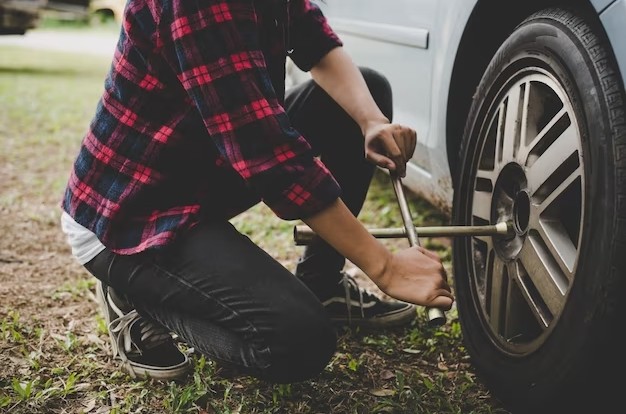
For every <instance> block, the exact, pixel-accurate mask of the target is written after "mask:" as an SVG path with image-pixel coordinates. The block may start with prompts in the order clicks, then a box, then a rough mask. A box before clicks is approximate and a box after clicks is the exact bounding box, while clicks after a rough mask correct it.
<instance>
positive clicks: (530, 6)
mask: <svg viewBox="0 0 626 414" xmlns="http://www.w3.org/2000/svg"><path fill="white" fill-rule="evenodd" d="M591 1H594V0H591ZM591 1H590V0H569V1H568V0H547V1H546V0H528V1H524V2H502V1H500V0H479V1H478V2H477V3H476V5H475V6H474V9H473V10H472V13H471V14H470V18H469V20H468V22H467V25H466V26H465V30H464V31H463V35H462V36H461V40H460V42H459V45H458V48H457V53H456V57H455V60H454V65H453V68H452V74H451V78H450V86H449V89H448V100H447V107H446V120H445V123H446V151H447V157H448V165H449V166H450V174H451V176H452V183H453V188H455V187H456V180H457V177H458V167H459V149H460V146H461V141H462V138H463V131H464V129H465V121H466V119H467V115H468V114H469V110H470V106H471V104H472V96H473V94H474V92H475V91H476V88H477V87H478V84H479V82H480V79H481V77H482V75H483V73H484V71H485V70H486V68H487V66H488V65H489V62H490V61H491V58H492V57H493V55H494V54H495V53H496V51H497V49H498V48H499V47H500V45H501V44H502V43H503V42H504V40H505V39H506V38H507V36H508V35H509V34H510V33H511V32H512V31H513V30H514V29H515V27H516V26H517V25H518V24H519V23H521V22H522V21H523V20H524V19H525V18H527V17H528V16H530V15H531V14H533V13H534V12H536V11H539V10H541V9H545V8H547V7H554V6H566V7H570V8H571V7H576V8H582V9H585V10H586V11H593V10H595V8H594V5H593V4H592V3H591ZM596 2H597V1H596ZM493 16H498V18H497V19H493ZM485 27H489V30H485Z"/></svg>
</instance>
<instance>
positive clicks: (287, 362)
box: [268, 315, 337, 383]
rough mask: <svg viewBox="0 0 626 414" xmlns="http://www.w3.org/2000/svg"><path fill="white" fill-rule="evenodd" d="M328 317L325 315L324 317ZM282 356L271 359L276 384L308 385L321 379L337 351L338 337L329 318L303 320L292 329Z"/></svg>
mask: <svg viewBox="0 0 626 414" xmlns="http://www.w3.org/2000/svg"><path fill="white" fill-rule="evenodd" d="M324 316H325V315H324ZM289 337H290V338H289V339H288V340H287V341H286V342H287V344H284V346H283V347H281V348H282V350H281V351H282V352H279V353H275V354H273V355H272V363H271V367H270V370H269V373H268V374H269V376H270V377H271V378H269V379H270V380H271V381H273V382H277V383H291V382H298V381H305V380H308V379H311V378H314V377H316V376H317V375H319V374H320V373H321V372H322V371H323V370H324V368H326V366H327V365H328V363H329V362H330V359H331V358H332V356H333V354H334V353H335V350H336V348H337V334H336V332H335V329H334V328H333V326H332V324H331V322H330V320H329V319H327V318H325V317H324V318H318V319H317V320H315V321H307V320H302V321H301V324H300V325H299V327H298V329H292V330H291V332H290V333H289Z"/></svg>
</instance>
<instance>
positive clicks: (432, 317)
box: [391, 174, 446, 326]
mask: <svg viewBox="0 0 626 414" xmlns="http://www.w3.org/2000/svg"><path fill="white" fill-rule="evenodd" d="M391 180H392V182H393V189H394V192H395V193H396V198H397V199H398V205H399V206H400V214H402V221H403V222H404V228H405V229H406V234H407V236H408V239H409V245H411V247H412V246H420V241H419V237H418V236H417V231H416V230H415V226H414V225H413V218H412V217H411V211H410V210H409V203H408V202H407V201H406V197H405V196H404V188H403V187H402V180H401V179H400V177H399V176H398V175H396V174H391ZM426 315H427V317H428V324H429V325H430V326H442V325H444V324H445V323H446V315H445V313H443V311H442V310H441V309H439V308H431V307H427V308H426Z"/></svg>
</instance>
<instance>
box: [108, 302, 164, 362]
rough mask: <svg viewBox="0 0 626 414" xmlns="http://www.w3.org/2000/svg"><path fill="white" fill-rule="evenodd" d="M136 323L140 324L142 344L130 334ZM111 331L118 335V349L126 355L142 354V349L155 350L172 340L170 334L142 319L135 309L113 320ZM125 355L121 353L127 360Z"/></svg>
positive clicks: (110, 326)
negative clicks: (122, 350) (154, 348)
mask: <svg viewBox="0 0 626 414" xmlns="http://www.w3.org/2000/svg"><path fill="white" fill-rule="evenodd" d="M135 323H139V329H140V332H141V337H140V340H141V344H137V343H135V341H134V340H133V338H132V336H131V334H130V330H131V328H132V327H133V325H134V324H135ZM109 330H110V331H111V332H115V333H117V334H118V335H117V347H118V349H124V351H125V353H131V352H137V353H139V354H142V353H143V351H142V348H144V349H145V348H153V347H155V346H157V345H160V344H162V343H163V342H165V341H167V340H169V339H171V335H170V333H169V332H168V331H167V330H166V329H165V328H163V327H162V326H160V325H158V324H156V323H154V322H152V321H150V320H146V319H145V318H142V317H141V315H139V313H137V310H135V309H133V310H132V311H130V312H128V313H127V314H125V315H124V316H121V317H119V318H117V319H115V320H112V321H111V323H110V324H109ZM125 353H124V355H122V353H121V352H120V357H122V358H123V359H126V355H125Z"/></svg>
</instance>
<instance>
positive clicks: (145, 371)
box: [96, 282, 190, 380]
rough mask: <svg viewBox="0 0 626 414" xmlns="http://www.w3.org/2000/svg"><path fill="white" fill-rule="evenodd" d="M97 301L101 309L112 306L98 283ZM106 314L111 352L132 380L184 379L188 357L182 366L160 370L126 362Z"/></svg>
mask: <svg viewBox="0 0 626 414" xmlns="http://www.w3.org/2000/svg"><path fill="white" fill-rule="evenodd" d="M96 300H97V302H98V304H99V305H100V307H101V309H109V308H110V307H111V306H110V305H109V303H108V301H107V299H106V296H105V294H104V288H103V284H102V282H98V283H97V284H96ZM103 313H104V320H105V322H106V324H107V332H108V334H109V340H110V342H111V350H112V352H113V358H115V359H117V360H120V361H121V362H122V369H123V370H124V371H125V372H126V373H128V374H129V375H130V376H131V377H132V378H135V379H156V380H176V379H180V378H182V377H184V376H185V375H186V374H187V373H188V371H189V368H190V361H189V358H188V357H187V355H185V354H183V355H184V356H185V360H184V361H183V362H181V363H180V364H177V365H173V366H171V367H163V368H158V367H154V366H151V365H143V364H140V363H138V362H133V361H130V360H128V359H126V360H124V359H122V357H121V356H120V353H119V348H118V346H117V341H116V340H115V337H114V336H113V334H112V333H111V331H110V330H109V325H110V323H111V318H110V317H109V312H103ZM181 353H182V352H181Z"/></svg>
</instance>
